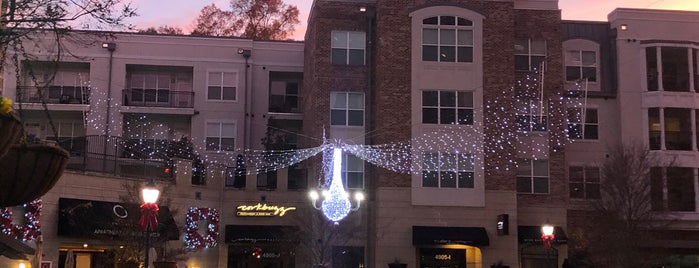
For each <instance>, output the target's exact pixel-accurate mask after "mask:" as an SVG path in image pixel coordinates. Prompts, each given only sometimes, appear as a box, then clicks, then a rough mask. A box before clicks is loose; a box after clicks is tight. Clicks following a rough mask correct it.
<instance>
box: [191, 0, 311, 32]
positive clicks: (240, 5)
mask: <svg viewBox="0 0 699 268" xmlns="http://www.w3.org/2000/svg"><path fill="white" fill-rule="evenodd" d="M230 4H231V5H230V7H231V10H230V11H224V10H221V9H219V8H218V7H216V5H214V4H211V5H209V6H206V7H204V8H203V9H202V10H201V13H200V14H199V17H198V18H197V20H196V21H195V22H194V25H195V26H194V30H192V35H208V36H241V37H245V38H251V39H257V40H284V39H286V38H288V37H289V36H290V35H291V34H292V33H293V32H294V28H295V27H296V25H297V24H298V23H299V10H298V8H297V7H296V6H294V5H287V4H285V3H284V2H283V1H282V0H233V1H231V2H230Z"/></svg>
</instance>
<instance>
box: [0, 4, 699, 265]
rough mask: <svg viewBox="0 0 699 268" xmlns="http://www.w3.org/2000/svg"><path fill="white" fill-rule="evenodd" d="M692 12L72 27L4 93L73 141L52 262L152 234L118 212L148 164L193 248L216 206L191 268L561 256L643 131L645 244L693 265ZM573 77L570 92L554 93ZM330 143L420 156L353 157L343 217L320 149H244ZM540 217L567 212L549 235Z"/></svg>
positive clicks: (429, 11)
mask: <svg viewBox="0 0 699 268" xmlns="http://www.w3.org/2000/svg"><path fill="white" fill-rule="evenodd" d="M698 23H699V15H698V14H697V13H696V12H680V11H659V10H638V9H617V10H615V11H614V12H612V13H611V14H610V15H609V22H579V21H561V18H560V10H558V6H557V1H524V0H514V1H485V0H483V1H469V2H463V1H448V2H441V1H440V2H438V1H388V0H376V1H372V0H340V1H338V0H333V1H331V0H316V1H315V2H314V4H313V8H312V10H311V13H310V16H309V23H308V30H307V33H306V38H305V39H306V41H305V42H303V43H301V42H268V41H253V40H248V39H238V38H214V37H192V36H170V35H149V34H133V33H114V34H113V36H112V37H110V38H105V37H103V36H95V35H93V34H94V33H90V32H76V33H75V35H76V36H80V37H81V39H85V40H83V42H78V43H66V45H67V46H68V47H67V49H68V50H69V51H71V52H73V53H72V54H74V55H71V56H64V57H63V58H62V59H61V60H60V62H57V63H56V62H54V61H52V60H51V57H52V56H53V55H55V47H54V45H55V44H52V43H51V42H48V41H47V42H45V43H41V42H40V43H38V44H37V49H35V50H33V52H34V53H35V55H33V58H31V59H28V58H19V60H18V62H17V63H18V64H14V63H12V62H8V63H6V65H5V69H4V72H5V73H4V82H3V83H4V84H3V96H6V97H10V98H11V99H14V100H15V102H16V104H15V108H16V109H17V110H18V111H19V112H20V113H21V115H22V119H23V122H24V123H25V125H26V132H27V133H29V134H34V135H36V136H38V137H40V138H42V139H54V140H56V141H57V142H58V143H59V144H60V145H61V146H63V147H64V148H66V149H67V150H69V151H70V152H71V160H70V164H69V168H68V170H67V171H66V172H65V174H64V175H63V177H62V178H61V180H60V181H59V182H58V184H57V185H56V186H55V187H54V188H53V189H52V190H51V191H50V192H49V193H48V194H47V195H45V196H44V197H43V198H42V200H43V206H44V207H43V211H42V214H41V222H42V233H43V246H42V248H43V252H44V260H45V261H49V262H51V263H52V265H53V266H52V267H63V263H65V259H66V258H67V257H68V256H69V254H73V255H74V256H75V261H76V262H79V263H80V264H81V265H91V266H88V267H102V266H104V265H107V266H108V267H113V266H114V264H115V263H119V262H121V261H122V260H123V259H122V257H125V256H127V255H128V254H127V253H125V252H123V250H121V249H122V248H121V246H124V245H126V247H128V246H129V245H133V244H128V243H127V242H128V241H137V244H138V243H141V242H142V238H139V236H144V234H142V233H136V234H133V233H131V234H117V231H120V230H121V229H114V227H113V226H114V225H110V221H111V222H115V223H119V224H121V220H122V219H127V218H128V219H130V220H133V219H134V216H133V215H138V214H139V212H138V210H137V209H136V208H134V207H131V206H130V205H129V201H133V200H134V199H133V196H131V198H132V199H130V200H126V199H128V198H129V193H130V192H129V189H134V187H136V188H137V187H140V185H142V184H143V182H144V181H147V180H150V179H154V180H155V182H156V183H157V184H158V186H160V187H161V188H162V189H164V191H163V200H162V201H161V205H163V208H162V210H161V214H160V217H161V219H160V220H161V222H162V224H161V227H160V228H159V229H158V230H156V231H155V233H158V234H159V236H160V237H164V238H166V240H168V239H171V241H169V242H167V243H168V244H169V245H171V246H172V247H174V248H177V247H182V245H183V244H184V243H185V241H188V242H187V243H189V242H190V240H191V238H185V237H188V235H191V234H192V233H193V232H192V229H191V228H188V226H190V224H191V222H187V220H188V219H189V220H191V219H192V217H199V219H200V220H201V222H200V223H199V224H194V226H198V228H199V230H198V231H194V232H197V233H199V234H201V236H203V237H205V239H203V240H196V239H195V240H196V242H197V243H203V244H206V246H201V248H197V249H191V250H190V251H189V253H188V254H187V256H188V258H187V259H186V260H180V261H179V265H180V267H309V266H312V265H319V264H322V265H325V266H328V267H385V266H386V265H387V264H388V263H392V262H394V261H396V260H398V261H399V262H402V263H405V264H407V265H408V267H413V266H415V267H434V266H439V267H488V266H491V265H495V264H500V265H502V266H509V267H517V266H518V267H545V266H547V265H549V266H550V267H553V266H554V265H555V266H556V267H559V266H561V265H562V264H563V262H564V261H565V260H566V259H567V258H569V256H568V251H569V248H568V243H569V242H568V236H569V235H570V232H571V230H576V228H578V227H579V226H580V225H581V224H583V223H585V222H589V219H588V218H586V215H587V214H586V213H585V211H587V210H589V208H590V203H591V202H592V201H593V200H595V199H597V198H599V196H600V183H599V176H600V171H599V168H600V167H601V166H602V164H603V161H604V159H605V158H606V155H607V154H608V153H609V148H610V147H611V146H614V145H616V144H620V143H632V142H638V143H641V144H643V145H644V146H647V148H648V149H649V150H650V151H651V154H652V155H654V156H657V157H659V158H660V159H664V160H667V161H660V162H667V163H670V162H671V163H672V165H667V166H663V165H659V166H657V167H655V168H654V169H653V172H652V174H653V177H652V178H651V180H652V181H651V182H652V183H651V191H652V201H653V202H652V204H653V209H654V210H657V211H658V213H659V214H661V215H668V216H671V217H672V218H673V219H676V220H673V221H672V222H671V224H670V225H668V226H667V228H665V229H664V230H660V231H659V232H658V233H659V234H662V236H661V237H662V239H659V240H657V241H649V243H648V247H649V248H651V249H662V250H670V251H671V252H673V253H675V254H676V255H679V256H682V257H688V256H690V258H691V256H692V254H693V253H692V252H694V251H696V248H699V246H698V245H697V244H696V240H695V239H694V238H695V237H696V235H695V233H696V231H697V230H696V228H695V226H696V223H695V221H696V220H697V219H696V217H695V214H696V205H695V204H696V202H697V201H696V200H697V197H696V196H697V195H696V193H697V192H699V189H697V187H699V186H697V185H699V184H698V183H697V181H696V180H697V172H698V171H697V170H699V166H697V165H698V164H697V163H699V161H697V156H696V155H695V152H696V151H697V143H698V142H699V135H697V129H696V124H697V122H699V121H697V120H696V111H697V108H696V103H694V99H695V98H694V97H693V96H694V95H693V94H695V92H699V86H698V85H699V82H698V81H697V79H699V75H698V74H699V71H698V70H699V65H698V62H699V56H697V50H698V49H699V37H697V36H696V33H694V32H692V31H685V30H683V29H694V28H697V26H699V25H696V24H698ZM668 29H672V30H668ZM17 66H19V67H18V68H16V67H17ZM580 81H586V83H580ZM532 85H533V86H532ZM530 86H532V87H530ZM570 92H574V93H576V94H572V95H575V96H576V98H575V100H576V101H571V102H568V103H562V102H556V101H553V100H554V99H560V98H559V96H562V95H561V94H563V95H566V94H565V93H570ZM580 92H582V93H584V94H579V93H580ZM569 95H570V94H569ZM580 100H583V101H580ZM543 103H546V105H544V104H543ZM512 111H517V112H512ZM561 111H563V112H561ZM503 133H505V134H503ZM561 135H565V136H566V138H565V139H564V140H563V141H562V140H561V138H560V137H561ZM105 137H109V139H107V138H105ZM323 144H326V145H327V144H332V146H335V147H338V148H342V147H343V146H347V147H350V146H359V145H364V146H365V147H362V148H369V149H367V150H370V149H371V148H385V147H382V146H387V147H390V148H399V149H401V150H403V151H406V150H407V151H408V152H409V154H408V157H407V158H401V159H400V161H388V160H386V159H374V158H372V157H371V156H367V155H369V154H360V155H354V154H352V152H350V151H349V150H346V151H345V153H344V154H343V159H344V160H343V161H344V162H346V163H345V164H344V166H343V171H342V173H343V175H344V181H343V183H344V185H345V186H346V188H347V189H348V191H351V192H355V191H363V192H364V193H365V194H366V195H367V198H368V200H367V201H366V202H364V203H362V205H361V206H360V207H359V208H358V210H357V211H353V212H351V213H350V214H349V215H348V217H347V218H346V219H344V220H342V221H340V223H339V224H338V225H337V226H335V225H334V224H332V223H328V222H327V221H319V220H318V219H319V218H318V217H322V216H320V215H322V214H321V212H319V211H318V210H316V209H314V205H317V204H312V203H311V200H309V199H308V198H307V190H308V189H314V188H318V187H321V186H322V185H325V183H326V181H324V179H323V174H322V164H321V163H322V161H323V159H322V157H320V156H314V157H311V158H309V160H305V161H303V162H301V163H296V161H289V163H291V162H294V165H292V166H290V167H287V168H282V169H278V170H277V169H267V168H260V167H259V166H256V165H255V164H253V163H246V162H245V160H248V159H249V158H246V157H247V156H248V155H250V154H255V153H256V152H262V151H254V150H264V152H270V151H273V150H274V151H284V150H293V149H299V148H315V147H317V146H320V145H323ZM246 149H247V151H246ZM368 152H373V151H368ZM401 152H402V151H401ZM354 153H356V151H354ZM389 160H395V159H392V158H390V159H389ZM670 160H671V161H670ZM396 163H398V164H396ZM400 165H407V166H408V167H407V168H401V167H399V166H400ZM243 174H246V175H243ZM144 179H145V180H144ZM135 200H137V199H135ZM265 205H266V206H265ZM263 207H267V208H270V207H275V209H282V210H284V211H285V213H282V215H279V213H277V214H275V213H271V214H270V213H268V211H265V209H263ZM122 209H123V210H122ZM105 211H106V212H105ZM213 211H216V212H217V213H218V214H217V215H218V216H217V217H214V216H212V215H215V213H214V212H213ZM129 213H130V214H131V215H130V217H129ZM115 217H116V218H115ZM121 217H124V218H121ZM320 219H321V220H322V218H320ZM88 222H97V223H94V224H87V223H88ZM100 222H102V225H100ZM104 222H106V223H107V224H104ZM204 222H206V223H207V225H206V226H212V225H209V224H208V223H212V222H217V223H218V224H214V225H213V226H215V227H216V228H212V229H208V230H206V231H204V230H203V229H207V228H205V227H203V226H205V224H204ZM119 224H117V225H119ZM123 224H124V226H132V227H133V226H134V225H133V224H132V223H131V224H132V225H129V223H123ZM543 224H551V225H553V226H555V228H554V230H555V231H554V234H555V239H554V240H553V241H552V242H553V243H552V246H551V248H548V249H547V248H545V247H544V246H543V244H542V239H541V232H540V229H541V228H540V227H541V226H542V225H543ZM110 226H111V227H110ZM110 228H112V229H110ZM134 228H135V227H134ZM121 231H123V230H121ZM215 234H218V239H214V238H213V237H214V236H215ZM290 234H296V235H297V236H296V237H294V236H290ZM298 235H300V236H301V237H299V236H298ZM207 239H208V240H207ZM570 240H571V241H570V244H571V246H573V244H574V243H575V241H574V239H573V238H571V239H570ZM29 243H30V244H32V245H34V244H33V243H34V242H29ZM207 243H208V244H207ZM190 245H191V244H190ZM141 247H142V245H141ZM69 252H70V253H69ZM319 255H322V257H319ZM130 256H133V254H132V255H130ZM18 263H19V262H18V261H15V260H7V259H0V265H3V267H5V266H7V267H14V265H17V264H18ZM100 265H102V266H100ZM502 266H501V267H502Z"/></svg>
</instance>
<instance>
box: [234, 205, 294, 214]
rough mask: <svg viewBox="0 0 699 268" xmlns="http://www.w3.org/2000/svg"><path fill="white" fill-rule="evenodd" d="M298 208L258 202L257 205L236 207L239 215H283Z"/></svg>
mask: <svg viewBox="0 0 699 268" xmlns="http://www.w3.org/2000/svg"><path fill="white" fill-rule="evenodd" d="M293 210H296V207H282V206H270V205H267V204H262V203H257V204H256V205H240V206H238V207H237V208H236V213H235V214H236V215H237V216H238V217H275V216H279V217H283V216H284V215H286V213H287V212H288V211H293Z"/></svg>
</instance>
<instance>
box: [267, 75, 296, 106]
mask: <svg viewBox="0 0 699 268" xmlns="http://www.w3.org/2000/svg"><path fill="white" fill-rule="evenodd" d="M269 80H270V82H269V111H270V112H273V113H298V112H300V109H299V108H300V106H299V104H300V103H301V81H303V73H294V72H269Z"/></svg>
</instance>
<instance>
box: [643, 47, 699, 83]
mask: <svg viewBox="0 0 699 268" xmlns="http://www.w3.org/2000/svg"><path fill="white" fill-rule="evenodd" d="M645 52H646V83H647V87H648V91H657V90H664V91H674V92H687V91H691V90H694V91H697V90H699V85H697V84H699V81H698V80H699V76H697V72H698V71H697V67H699V66H697V61H698V59H697V52H696V49H693V48H687V47H669V46H665V47H647V48H646V50H645ZM690 67H691V68H690ZM690 69H694V72H690ZM660 78H662V84H661V82H660V81H661V79H660ZM691 80H694V88H690V84H691V83H690V81H691ZM697 92H699V91H697Z"/></svg>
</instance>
